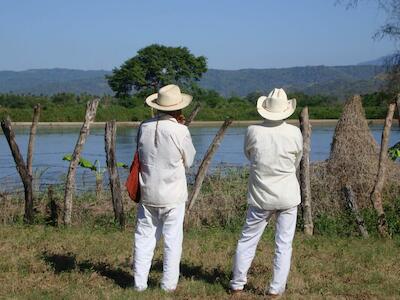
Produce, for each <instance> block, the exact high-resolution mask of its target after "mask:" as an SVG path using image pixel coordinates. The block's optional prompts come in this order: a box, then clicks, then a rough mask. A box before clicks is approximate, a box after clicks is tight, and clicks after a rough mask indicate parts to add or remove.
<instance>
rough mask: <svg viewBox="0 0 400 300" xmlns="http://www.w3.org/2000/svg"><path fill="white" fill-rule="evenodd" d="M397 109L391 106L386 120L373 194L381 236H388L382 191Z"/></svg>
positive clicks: (372, 199)
mask: <svg viewBox="0 0 400 300" xmlns="http://www.w3.org/2000/svg"><path fill="white" fill-rule="evenodd" d="M395 108H396V104H395V103H390V104H389V108H388V112H387V115H386V120H385V126H384V128H383V132H382V141H381V151H380V154H379V166H378V174H377V176H376V181H375V186H374V189H373V191H372V193H371V202H372V204H373V206H374V208H375V210H376V212H377V213H378V231H379V234H380V235H381V236H387V235H388V227H387V223H386V218H385V212H384V210H383V205H382V190H383V185H384V183H385V173H386V165H387V162H388V159H389V158H388V154H387V152H388V144H389V136H390V128H391V127H392V120H393V114H394V110H395Z"/></svg>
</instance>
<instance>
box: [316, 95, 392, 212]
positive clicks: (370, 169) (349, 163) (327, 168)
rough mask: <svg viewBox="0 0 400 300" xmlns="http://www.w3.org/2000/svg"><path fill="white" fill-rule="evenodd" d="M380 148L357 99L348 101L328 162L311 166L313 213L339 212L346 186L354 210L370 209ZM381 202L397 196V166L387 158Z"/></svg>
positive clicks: (355, 97)
mask: <svg viewBox="0 0 400 300" xmlns="http://www.w3.org/2000/svg"><path fill="white" fill-rule="evenodd" d="M379 152H380V147H379V145H378V144H377V142H376V141H375V139H374V137H373V136H372V133H371V131H370V129H369V127H368V121H367V119H366V118H365V112H364V109H363V107H362V102H361V97H360V96H354V97H352V98H350V99H349V100H348V101H347V102H346V104H345V106H344V109H343V114H342V116H341V118H340V119H339V121H338V124H337V126H336V129H335V133H334V137H333V141H332V145H331V154H330V157H329V159H328V160H326V161H323V162H317V163H313V164H312V165H311V190H312V199H313V214H314V216H315V215H318V214H320V213H325V214H328V215H335V214H337V213H339V212H341V211H343V209H344V207H345V205H346V204H345V200H344V194H343V188H344V186H345V185H348V186H350V187H351V188H352V189H353V191H354V194H355V197H356V202H357V204H358V207H359V208H361V209H363V208H370V207H372V204H371V201H370V196H371V192H372V191H373V187H374V184H375V181H376V177H377V174H378V165H379ZM385 163H386V164H387V173H386V182H385V186H384V200H385V201H392V200H394V199H395V198H396V197H399V195H400V184H399V183H400V166H399V165H398V164H396V163H394V162H393V161H391V160H390V159H389V158H388V159H387V160H386V162H385Z"/></svg>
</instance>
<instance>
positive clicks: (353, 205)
mask: <svg viewBox="0 0 400 300" xmlns="http://www.w3.org/2000/svg"><path fill="white" fill-rule="evenodd" d="M343 191H344V197H345V200H346V203H347V206H348V207H349V209H350V210H351V212H352V213H353V215H354V217H355V219H356V223H357V226H358V230H359V231H360V233H361V235H362V237H363V238H364V239H366V238H368V237H369V235H368V230H367V228H366V227H365V223H364V219H363V217H362V216H361V214H360V211H359V209H358V205H357V202H356V200H355V199H354V193H353V189H352V188H351V186H348V185H346V186H345V187H344V188H343Z"/></svg>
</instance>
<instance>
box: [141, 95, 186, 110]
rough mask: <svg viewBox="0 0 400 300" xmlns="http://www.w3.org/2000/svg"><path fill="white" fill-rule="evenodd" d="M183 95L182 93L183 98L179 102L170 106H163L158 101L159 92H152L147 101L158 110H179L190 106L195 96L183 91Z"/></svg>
mask: <svg viewBox="0 0 400 300" xmlns="http://www.w3.org/2000/svg"><path fill="white" fill-rule="evenodd" d="M181 95H182V100H181V101H180V102H179V103H177V104H174V105H170V106H162V105H159V104H158V103H157V98H158V93H155V94H152V95H150V96H149V97H147V98H146V103H147V105H148V106H150V107H153V108H155V109H157V110H163V111H174V110H179V109H182V108H185V107H186V106H188V105H189V104H190V103H191V102H192V100H193V96H191V95H188V94H183V93H182V94H181Z"/></svg>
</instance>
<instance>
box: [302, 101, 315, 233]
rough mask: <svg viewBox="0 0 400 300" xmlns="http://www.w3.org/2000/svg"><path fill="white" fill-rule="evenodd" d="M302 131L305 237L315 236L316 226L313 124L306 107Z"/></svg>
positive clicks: (303, 114)
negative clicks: (313, 179) (311, 151)
mask: <svg viewBox="0 0 400 300" xmlns="http://www.w3.org/2000/svg"><path fill="white" fill-rule="evenodd" d="M300 129H301V132H302V134H303V157H302V159H301V162H300V187H301V198H302V209H303V222H304V233H305V235H313V231H314V224H313V219H312V208H311V183H310V150H311V124H310V119H309V115H308V107H304V108H303V110H302V111H301V114H300Z"/></svg>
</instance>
